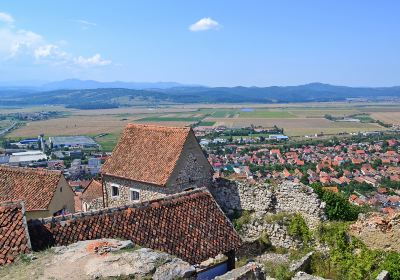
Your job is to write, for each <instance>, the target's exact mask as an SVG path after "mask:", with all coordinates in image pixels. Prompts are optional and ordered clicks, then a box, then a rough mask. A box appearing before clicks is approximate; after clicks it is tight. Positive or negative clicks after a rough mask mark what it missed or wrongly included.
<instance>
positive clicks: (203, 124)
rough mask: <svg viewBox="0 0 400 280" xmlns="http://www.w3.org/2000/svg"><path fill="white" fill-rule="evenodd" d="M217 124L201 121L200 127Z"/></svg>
mask: <svg viewBox="0 0 400 280" xmlns="http://www.w3.org/2000/svg"><path fill="white" fill-rule="evenodd" d="M214 124H215V122H208V121H201V122H199V126H213V125H214Z"/></svg>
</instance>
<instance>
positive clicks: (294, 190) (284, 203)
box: [274, 182, 326, 228]
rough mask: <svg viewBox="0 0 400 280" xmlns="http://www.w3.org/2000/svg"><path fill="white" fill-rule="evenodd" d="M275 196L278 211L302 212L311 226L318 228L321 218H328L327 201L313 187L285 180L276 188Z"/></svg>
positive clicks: (276, 210)
mask: <svg viewBox="0 0 400 280" xmlns="http://www.w3.org/2000/svg"><path fill="white" fill-rule="evenodd" d="M274 196H275V199H276V206H275V212H277V213H279V212H287V213H300V214H301V215H302V216H303V218H304V220H305V221H306V222H307V225H308V226H309V227H310V228H316V227H317V226H318V224H319V222H320V221H321V220H326V216H325V212H324V208H325V203H324V202H321V200H320V199H319V198H318V195H317V194H316V193H314V191H313V189H312V188H311V187H308V186H306V185H303V184H295V183H291V182H285V183H282V184H280V185H279V186H278V187H277V188H276V189H275V190H274Z"/></svg>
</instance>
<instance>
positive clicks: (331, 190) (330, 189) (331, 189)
mask: <svg viewBox="0 0 400 280" xmlns="http://www.w3.org/2000/svg"><path fill="white" fill-rule="evenodd" d="M322 189H323V190H324V191H328V192H333V193H338V192H339V189H338V187H322Z"/></svg>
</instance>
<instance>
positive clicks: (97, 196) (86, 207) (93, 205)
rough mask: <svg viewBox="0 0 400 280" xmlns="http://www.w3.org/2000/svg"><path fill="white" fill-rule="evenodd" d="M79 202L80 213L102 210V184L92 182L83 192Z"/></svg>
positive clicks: (95, 181)
mask: <svg viewBox="0 0 400 280" xmlns="http://www.w3.org/2000/svg"><path fill="white" fill-rule="evenodd" d="M80 200H81V201H80V202H81V205H82V206H81V208H82V211H90V210H98V209H101V208H103V207H104V202H103V186H102V183H101V182H99V181H97V180H92V181H91V182H90V184H89V185H88V186H87V187H86V188H85V189H84V190H83V192H82V195H81V197H80Z"/></svg>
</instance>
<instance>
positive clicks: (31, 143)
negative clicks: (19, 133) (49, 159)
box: [11, 138, 39, 149]
mask: <svg viewBox="0 0 400 280" xmlns="http://www.w3.org/2000/svg"><path fill="white" fill-rule="evenodd" d="M11 145H14V146H17V147H18V148H21V149H23V148H29V147H31V148H38V147H39V140H38V139H37V138H28V139H24V140H21V141H19V142H14V143H11Z"/></svg>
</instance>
